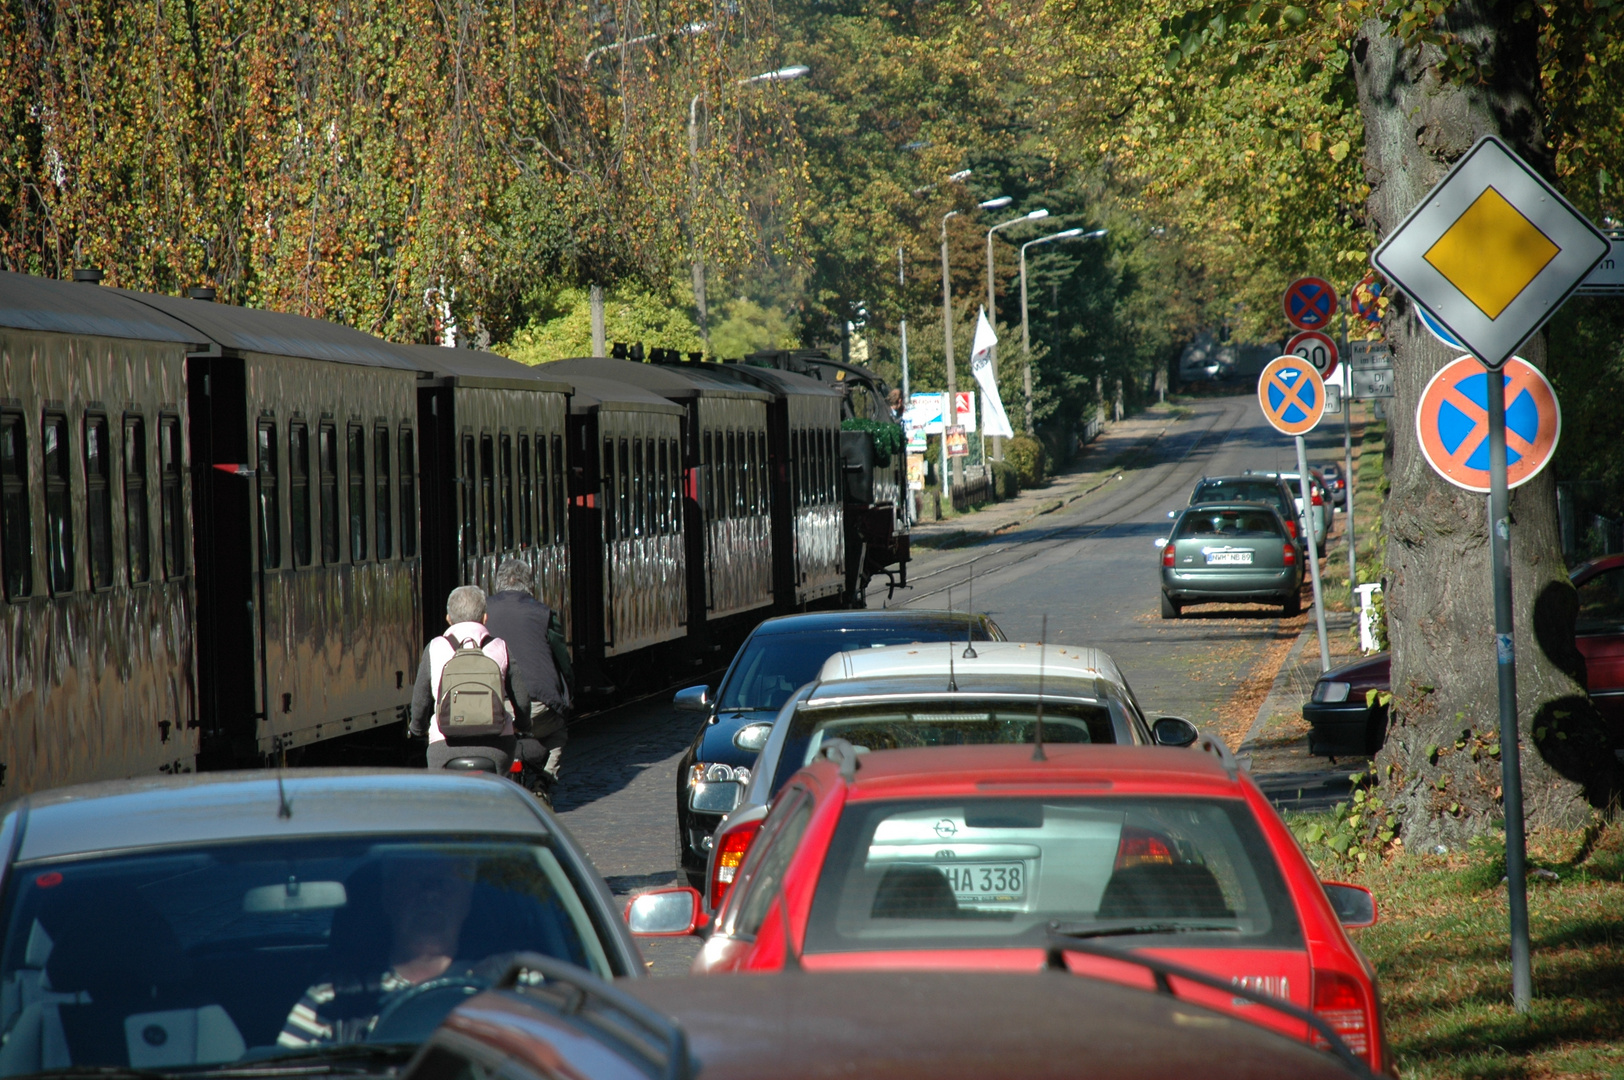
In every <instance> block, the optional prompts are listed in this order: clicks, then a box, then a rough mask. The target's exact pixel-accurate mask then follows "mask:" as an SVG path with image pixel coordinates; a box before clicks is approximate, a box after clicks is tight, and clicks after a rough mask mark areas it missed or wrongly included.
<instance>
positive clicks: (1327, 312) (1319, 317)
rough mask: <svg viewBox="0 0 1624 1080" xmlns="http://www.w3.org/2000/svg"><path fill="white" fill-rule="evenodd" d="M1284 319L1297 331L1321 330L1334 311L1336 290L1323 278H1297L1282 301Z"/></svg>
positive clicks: (1327, 323)
mask: <svg viewBox="0 0 1624 1080" xmlns="http://www.w3.org/2000/svg"><path fill="white" fill-rule="evenodd" d="M1282 303H1283V305H1284V306H1285V309H1286V319H1287V321H1289V322H1290V323H1291V325H1293V326H1295V327H1296V328H1297V329H1299V330H1323V329H1325V328H1326V327H1327V326H1330V325H1331V315H1332V314H1333V313H1335V311H1336V290H1335V289H1333V288H1332V287H1331V283H1330V282H1328V281H1326V280H1325V279H1324V278H1317V277H1305V278H1298V279H1297V280H1296V281H1293V282H1292V283H1291V284H1290V285H1288V286H1287V287H1286V295H1285V297H1284V299H1283V300H1282Z"/></svg>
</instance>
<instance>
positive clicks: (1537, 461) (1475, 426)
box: [1415, 356, 1562, 491]
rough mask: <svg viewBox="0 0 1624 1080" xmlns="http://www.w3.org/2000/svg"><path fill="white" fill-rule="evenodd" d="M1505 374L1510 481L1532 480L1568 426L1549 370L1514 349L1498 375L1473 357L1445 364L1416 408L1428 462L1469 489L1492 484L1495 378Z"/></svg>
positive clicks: (1417, 428)
mask: <svg viewBox="0 0 1624 1080" xmlns="http://www.w3.org/2000/svg"><path fill="white" fill-rule="evenodd" d="M1495 377H1498V378H1501V379H1503V380H1505V388H1506V486H1507V487H1508V488H1514V487H1516V486H1517V485H1519V484H1526V483H1527V482H1528V481H1530V480H1532V479H1533V478H1534V477H1535V476H1536V475H1538V474H1539V471H1540V470H1541V469H1543V468H1545V466H1546V465H1548V464H1550V461H1551V457H1552V456H1553V455H1554V454H1555V453H1556V442H1557V439H1558V438H1559V437H1560V436H1561V434H1562V410H1561V407H1560V406H1559V405H1558V404H1557V401H1556V392H1555V391H1554V390H1552V389H1551V384H1550V383H1549V382H1547V381H1546V379H1545V376H1544V374H1543V373H1542V372H1541V371H1540V370H1539V369H1538V368H1536V367H1534V366H1533V365H1532V364H1530V363H1528V362H1527V361H1525V360H1523V359H1522V358H1521V357H1518V356H1513V357H1512V358H1511V359H1510V360H1508V361H1507V362H1506V366H1505V367H1504V368H1502V369H1501V370H1500V372H1499V373H1498V375H1497V376H1495V375H1490V374H1489V373H1488V372H1487V371H1485V370H1484V369H1483V365H1482V364H1480V363H1478V361H1477V359H1476V358H1475V357H1471V356H1463V357H1461V358H1460V359H1459V360H1456V361H1454V362H1452V363H1450V364H1446V365H1445V366H1444V367H1443V369H1442V370H1441V371H1439V372H1438V374H1436V375H1434V376H1433V377H1432V381H1431V382H1429V383H1427V388H1426V389H1425V390H1424V391H1422V393H1421V403H1420V404H1419V405H1417V406H1416V410H1415V434H1416V438H1417V440H1419V442H1420V444H1421V453H1422V454H1423V455H1425V457H1426V459H1427V464H1429V465H1431V466H1432V467H1433V469H1434V470H1436V471H1437V473H1438V475H1439V476H1442V477H1443V478H1444V479H1445V480H1448V481H1449V482H1450V483H1451V484H1454V485H1455V486H1456V487H1462V488H1465V489H1466V490H1467V491H1488V490H1489V379H1491V378H1495Z"/></svg>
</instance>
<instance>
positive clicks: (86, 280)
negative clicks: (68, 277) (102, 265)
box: [73, 266, 102, 285]
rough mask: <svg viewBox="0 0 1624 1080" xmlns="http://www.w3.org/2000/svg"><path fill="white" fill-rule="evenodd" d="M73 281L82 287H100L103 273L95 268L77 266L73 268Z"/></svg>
mask: <svg viewBox="0 0 1624 1080" xmlns="http://www.w3.org/2000/svg"><path fill="white" fill-rule="evenodd" d="M73 280H74V281H76V282H78V283H79V284H81V285H100V284H101V282H102V272H101V271H100V270H97V269H96V268H95V267H94V266H76V267H74V268H73Z"/></svg>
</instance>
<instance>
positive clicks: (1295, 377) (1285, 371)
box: [1257, 356, 1325, 435]
mask: <svg viewBox="0 0 1624 1080" xmlns="http://www.w3.org/2000/svg"><path fill="white" fill-rule="evenodd" d="M1257 399H1258V403H1259V404H1260V405H1262V406H1263V416H1264V419H1266V420H1268V421H1269V423H1270V424H1272V425H1273V426H1274V429H1275V430H1276V431H1278V432H1280V434H1282V435H1301V434H1303V433H1304V432H1308V431H1312V430H1313V429H1314V425H1315V424H1318V423H1319V422H1320V417H1321V416H1323V415H1324V414H1325V384H1324V383H1323V382H1322V381H1320V377H1319V372H1318V371H1315V370H1314V365H1313V364H1311V363H1309V362H1308V361H1307V360H1304V359H1303V358H1302V357H1300V356H1277V357H1275V358H1274V359H1273V360H1270V361H1269V364H1268V366H1267V367H1265V368H1264V369H1263V374H1262V376H1261V377H1259V379H1258V383H1257Z"/></svg>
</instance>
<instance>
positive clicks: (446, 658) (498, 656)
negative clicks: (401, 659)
mask: <svg viewBox="0 0 1624 1080" xmlns="http://www.w3.org/2000/svg"><path fill="white" fill-rule="evenodd" d="M485 619H486V610H485V591H484V590H483V589H481V588H479V587H478V586H477V585H462V586H459V587H457V588H455V589H452V590H451V595H450V596H449V597H447V598H446V603H445V621H446V623H447V624H448V629H447V630H446V632H445V633H444V634H443V635H441V636H440V637H437V638H435V639H434V640H433V641H430V642H429V643H428V646H427V647H426V648H425V649H424V650H423V659H422V661H421V662H420V663H419V664H418V667H417V684H416V685H415V686H414V687H413V688H412V718H411V721H410V722H409V723H408V724H407V728H406V730H407V733H408V734H409V735H412V736H415V737H417V738H422V737H423V736H424V735H427V736H428V740H429V746H428V764H429V768H431V769H440V768H444V767H445V763H446V762H448V761H450V760H451V759H452V758H460V757H482V758H487V759H488V760H490V761H491V763H492V764H494V765H495V766H496V771H497V772H498V773H499V774H501V775H503V776H505V775H507V772H508V769H509V768H510V767H511V766H512V764H513V751H514V746H515V741H516V740H515V736H514V718H515V717H516V716H522V717H523V718H524V720H525V721H526V722H528V720H529V717H530V698H529V697H528V696H527V695H526V694H525V692H524V690H523V688H522V685H521V686H518V687H516V686H515V685H514V684H515V680H514V679H513V678H512V674H513V672H512V665H511V663H510V660H509V657H508V647H507V643H506V642H504V641H503V640H502V639H501V638H499V637H497V636H496V635H494V634H492V633H491V631H490V629H489V628H488V627H487V626H486V625H485ZM520 726H527V725H526V724H521V725H520Z"/></svg>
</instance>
